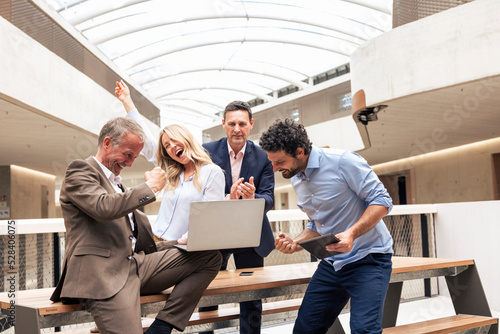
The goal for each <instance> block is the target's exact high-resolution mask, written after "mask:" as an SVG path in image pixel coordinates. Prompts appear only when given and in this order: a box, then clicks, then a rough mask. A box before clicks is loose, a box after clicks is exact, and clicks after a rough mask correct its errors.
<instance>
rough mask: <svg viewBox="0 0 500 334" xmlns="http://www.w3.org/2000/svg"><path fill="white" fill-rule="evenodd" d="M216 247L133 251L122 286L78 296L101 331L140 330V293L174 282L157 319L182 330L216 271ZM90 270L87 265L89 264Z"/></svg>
mask: <svg viewBox="0 0 500 334" xmlns="http://www.w3.org/2000/svg"><path fill="white" fill-rule="evenodd" d="M221 259H222V258H221V255H220V253H219V251H206V252H184V251H180V250H178V249H177V248H168V249H166V250H162V251H158V252H154V253H151V254H147V255H146V254H144V253H143V252H140V253H135V254H134V256H133V258H132V259H131V261H133V260H135V261H133V262H134V263H132V265H131V266H130V272H129V276H128V279H127V283H126V284H125V286H124V287H123V288H122V289H121V290H120V291H119V292H118V293H117V294H116V295H114V296H113V297H111V298H108V299H104V300H95V299H85V300H81V303H82V304H83V306H84V307H85V308H86V309H87V311H89V312H90V313H91V314H92V316H93V318H94V321H95V322H96V325H97V327H98V328H99V330H100V332H101V334H129V333H130V334H139V333H142V332H143V330H142V325H141V305H140V295H147V294H154V293H159V292H161V291H163V290H165V289H168V288H170V287H171V286H174V285H175V287H174V289H173V290H172V293H171V294H170V296H169V298H168V300H167V301H166V302H165V306H164V308H163V309H162V310H161V311H160V312H159V313H158V315H157V316H156V318H157V319H160V320H163V321H165V322H167V323H169V324H171V325H172V326H173V327H174V328H176V329H178V330H181V331H182V330H184V328H185V327H186V325H187V323H188V321H189V318H190V316H191V314H192V313H193V311H194V309H195V308H196V305H197V304H198V302H199V300H200V298H201V295H202V294H203V292H204V291H205V289H206V288H207V287H208V285H209V284H210V282H211V281H212V280H213V279H214V278H215V276H216V275H217V273H218V272H219V268H220V264H221ZM89 270H90V268H89Z"/></svg>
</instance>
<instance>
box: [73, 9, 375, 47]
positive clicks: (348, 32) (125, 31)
mask: <svg viewBox="0 0 500 334" xmlns="http://www.w3.org/2000/svg"><path fill="white" fill-rule="evenodd" d="M120 19H121V18H120ZM225 19H244V20H248V19H260V20H271V21H280V22H291V21H289V20H287V19H286V18H285V17H279V16H271V15H265V14H261V13H259V14H255V15H252V16H247V15H244V14H242V15H229V16H224V17H220V16H213V15H206V16H203V17H198V18H191V19H187V20H184V21H181V22H177V21H176V22H166V23H156V24H151V25H147V26H142V27H141V28H135V27H124V29H123V30H122V31H120V33H116V34H113V35H110V36H108V37H104V38H101V39H94V40H90V41H91V42H92V43H94V44H102V43H106V42H109V41H111V40H113V39H116V38H119V37H122V36H125V35H129V34H133V33H136V32H140V31H144V30H148V29H154V28H159V27H164V26H168V25H175V24H186V23H189V22H196V21H205V20H217V21H221V20H225ZM118 20H119V19H118ZM111 22H112V21H111ZM356 22H357V21H356ZM293 23H299V24H302V25H305V26H311V27H316V28H322V29H326V30H330V31H334V32H337V33H341V34H343V35H346V36H351V37H354V38H358V39H360V40H361V41H362V42H366V41H367V39H366V37H365V36H362V35H361V34H359V33H353V31H355V30H347V29H342V30H341V29H334V28H332V27H331V26H328V25H326V24H320V23H318V22H317V21H314V20H310V21H307V20H296V21H293ZM357 23H358V24H360V25H362V26H369V25H367V24H365V23H362V22H357ZM105 24H107V23H101V24H99V25H97V26H96V27H99V26H102V25H105ZM94 28H95V27H94ZM370 28H372V29H375V30H379V31H380V32H381V33H382V32H383V30H382V29H380V28H377V27H373V26H370ZM87 30H90V28H89V29H85V30H82V31H80V32H81V33H82V34H83V33H84V32H85V31H87Z"/></svg>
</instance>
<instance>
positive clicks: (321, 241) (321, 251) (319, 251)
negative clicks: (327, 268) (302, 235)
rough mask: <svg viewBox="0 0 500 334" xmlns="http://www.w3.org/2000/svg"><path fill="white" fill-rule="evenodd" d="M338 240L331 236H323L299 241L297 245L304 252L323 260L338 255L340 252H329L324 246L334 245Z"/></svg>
mask: <svg viewBox="0 0 500 334" xmlns="http://www.w3.org/2000/svg"><path fill="white" fill-rule="evenodd" d="M339 241H340V240H339V239H338V238H337V237H336V236H335V235H333V234H332V233H330V234H325V235H320V236H319V237H316V238H312V239H309V240H304V241H300V242H299V245H300V246H302V247H303V248H304V249H305V250H306V251H308V252H309V253H311V254H312V255H314V256H315V257H317V258H318V259H324V258H325V257H330V256H333V255H336V254H340V252H330V251H327V250H326V248H325V247H326V245H329V244H334V243H336V242H339Z"/></svg>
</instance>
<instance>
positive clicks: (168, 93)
mask: <svg viewBox="0 0 500 334" xmlns="http://www.w3.org/2000/svg"><path fill="white" fill-rule="evenodd" d="M205 89H222V90H230V91H234V92H240V93H245V94H249V95H254V96H256V97H258V98H260V99H262V100H264V101H266V102H270V101H274V100H276V99H275V98H274V97H272V96H269V95H267V94H262V93H260V92H256V91H255V90H249V89H239V88H238V87H234V85H232V86H209V87H208V86H206V85H202V86H199V87H196V86H191V87H188V88H181V89H176V90H172V91H169V92H167V93H165V94H162V95H160V96H156V97H155V99H156V100H160V99H162V98H164V97H167V96H169V95H172V94H176V93H181V92H187V91H191V90H205Z"/></svg>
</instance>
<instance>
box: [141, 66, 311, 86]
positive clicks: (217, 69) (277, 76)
mask: <svg viewBox="0 0 500 334" xmlns="http://www.w3.org/2000/svg"><path fill="white" fill-rule="evenodd" d="M208 71H220V72H243V73H252V74H257V75H262V76H265V77H271V78H275V79H279V80H283V81H285V82H288V83H289V84H291V85H294V86H297V87H299V88H300V89H305V88H307V87H309V86H310V85H309V84H308V83H305V82H303V81H297V80H295V79H291V78H285V77H284V76H281V75H276V74H272V73H269V72H266V73H262V72H259V71H254V70H249V69H246V68H231V67H225V68H223V69H221V68H219V67H205V68H197V69H191V70H188V71H182V72H178V73H175V74H169V75H165V76H162V77H159V78H156V79H152V80H148V81H145V82H141V83H140V84H141V85H142V86H145V85H147V84H150V83H153V82H157V81H160V80H163V79H167V78H170V77H176V76H180V75H183V74H187V73H199V72H208Z"/></svg>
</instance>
